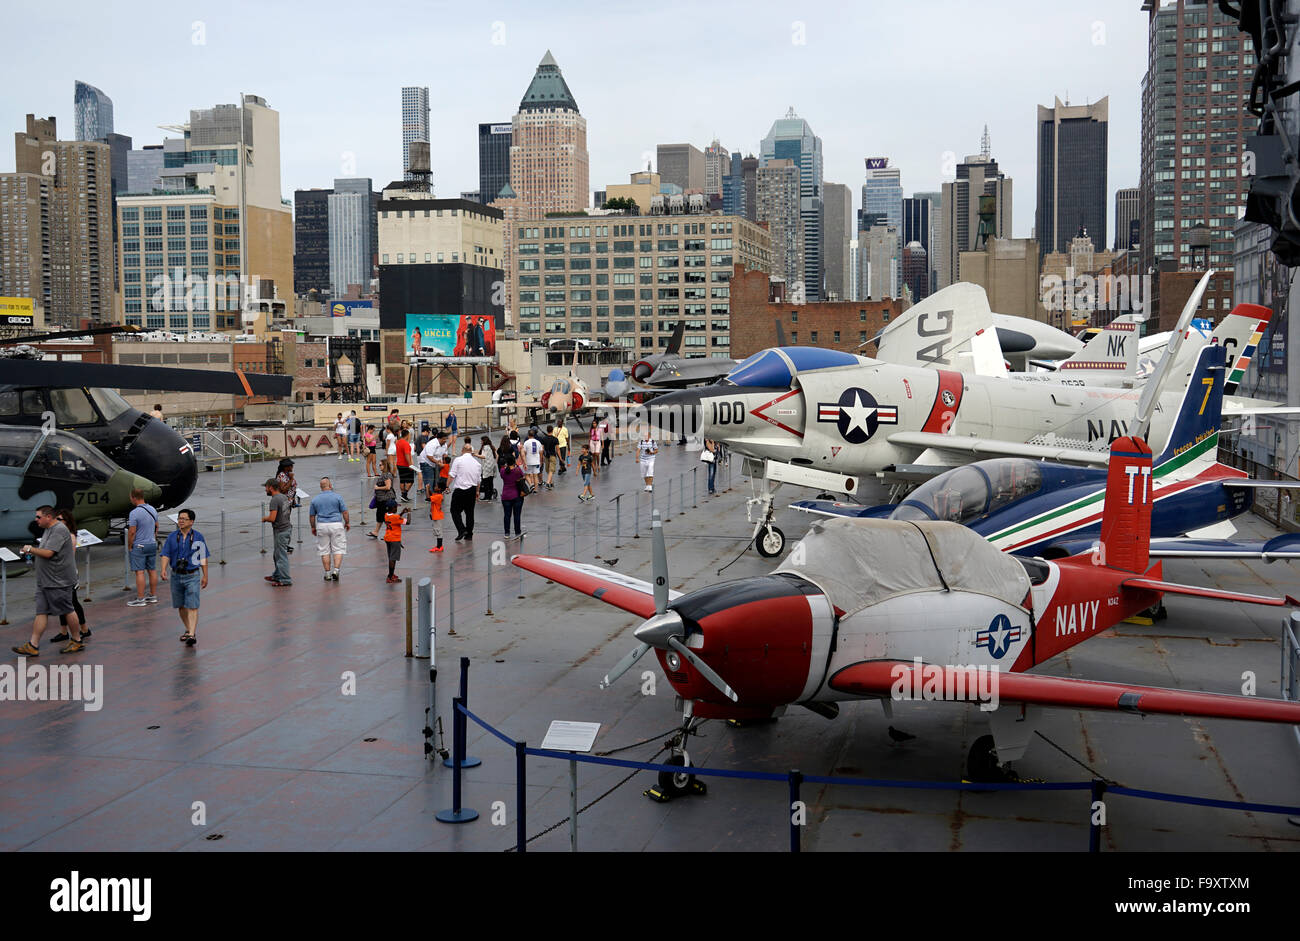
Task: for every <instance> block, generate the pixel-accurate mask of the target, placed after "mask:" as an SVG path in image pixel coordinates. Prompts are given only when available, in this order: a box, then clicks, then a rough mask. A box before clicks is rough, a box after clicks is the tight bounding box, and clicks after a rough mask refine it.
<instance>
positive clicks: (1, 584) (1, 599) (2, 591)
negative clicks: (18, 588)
mask: <svg viewBox="0 0 1300 941" xmlns="http://www.w3.org/2000/svg"><path fill="white" fill-rule="evenodd" d="M8 623H9V563H8V562H4V561H0V624H8Z"/></svg>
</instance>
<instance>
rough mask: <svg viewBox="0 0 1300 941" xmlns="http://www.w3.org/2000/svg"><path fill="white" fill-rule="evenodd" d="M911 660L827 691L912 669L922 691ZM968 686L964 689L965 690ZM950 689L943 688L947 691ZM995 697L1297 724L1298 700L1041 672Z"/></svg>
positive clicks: (975, 692)
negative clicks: (1209, 691)
mask: <svg viewBox="0 0 1300 941" xmlns="http://www.w3.org/2000/svg"><path fill="white" fill-rule="evenodd" d="M925 669H926V666H924V665H923V666H922V667H920V668H919V669H918V668H917V666H916V664H915V663H905V662H902V661H895V660H876V661H871V662H866V663H856V664H854V665H853V666H850V667H845V668H844V669H843V670H840V671H839V672H838V673H836V674H835V675H834V676H833V677H831V680H830V687H831V689H834V690H837V691H839V692H842V693H849V694H852V695H859V696H887V695H889V694H890V691H891V690H892V689H893V688H895V685H896V684H897V683H898V682H899V681H900V680H901V679H902V678H903V676H904V675H905V672H906V671H910V672H912V676H911V677H910V679H911V680H912V682H913V684H914V685H913V686H912V687H911V688H912V689H921V688H922V683H923V680H924V674H923V673H922V671H924V670H925ZM978 685H979V684H977V683H975V682H974V681H973V678H972V681H971V682H970V683H969V684H966V683H963V684H962V686H960V687H957V689H958V690H959V691H962V690H964V695H965V701H966V702H981V701H982V700H981V699H980V698H979V692H980V691H979V689H978ZM967 687H969V688H967ZM951 691H952V689H951V688H950V689H949V690H948V692H950V693H951ZM997 695H998V701H999V702H1000V703H1005V702H1021V703H1031V704H1034V705H1039V706H1060V707H1063V708H1067V709H1110V710H1115V711H1118V712H1128V713H1133V714H1136V715H1148V714H1150V715H1173V716H1202V717H1205V718H1208V719H1249V720H1251V721H1254V722H1284V723H1288V724H1297V723H1300V702H1286V701H1284V700H1279V699H1262V698H1260V697H1259V696H1237V695H1233V694H1230V693H1203V692H1199V691H1195V690H1182V689H1163V688H1161V687H1158V686H1139V685H1136V684H1131V683H1106V682H1101V681H1098V680H1080V679H1074V678H1072V677H1066V676H1042V675H1039V674H1036V673H998V674H997Z"/></svg>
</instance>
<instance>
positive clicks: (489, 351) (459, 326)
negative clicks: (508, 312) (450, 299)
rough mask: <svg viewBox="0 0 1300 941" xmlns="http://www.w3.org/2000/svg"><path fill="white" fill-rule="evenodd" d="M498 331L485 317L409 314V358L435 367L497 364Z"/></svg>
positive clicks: (407, 325) (407, 330) (407, 355)
mask: <svg viewBox="0 0 1300 941" xmlns="http://www.w3.org/2000/svg"><path fill="white" fill-rule="evenodd" d="M496 355H497V331H496V324H495V323H493V318H491V317H489V316H486V315H482V314H470V315H468V316H457V315H454V314H451V315H449V314H407V315H406V359H407V361H408V362H424V363H433V364H435V365H457V364H460V365H478V364H483V365H487V364H491V363H493V362H495V361H496Z"/></svg>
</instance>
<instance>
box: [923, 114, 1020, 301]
mask: <svg viewBox="0 0 1300 941" xmlns="http://www.w3.org/2000/svg"><path fill="white" fill-rule="evenodd" d="M983 143H984V146H983V147H982V148H981V153H978V154H975V155H973V156H969V157H967V158H966V159H965V160H963V161H962V162H961V163H959V164H957V179H955V180H954V181H953V182H951V183H945V184H943V199H942V201H943V211H942V212H941V213H940V216H941V219H940V225H939V259H940V268H939V287H941V288H946V287H947V286H948V285H950V284H953V283H954V282H957V281H960V280H962V278H961V253H962V252H969V251H973V250H974V249H975V247H976V242H977V241H978V239H979V233H980V197H981V196H991V197H993V213H992V215H991V217H989V219H988V220H987V221H988V224H989V226H990V227H991V229H990V232H989V234H990V235H991V236H996V237H997V238H1009V237H1010V235H1011V178H1010V177H1008V176H1006V174H1004V173H1003V172H1002V171H1001V170H999V169H998V163H997V161H996V160H994V159H993V157H992V156H991V154H990V152H989V147H988V131H987V129H986V130H985V133H984V142H983Z"/></svg>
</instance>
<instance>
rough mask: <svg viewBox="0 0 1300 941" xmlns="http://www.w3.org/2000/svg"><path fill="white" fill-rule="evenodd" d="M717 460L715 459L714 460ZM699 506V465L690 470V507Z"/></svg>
mask: <svg viewBox="0 0 1300 941" xmlns="http://www.w3.org/2000/svg"><path fill="white" fill-rule="evenodd" d="M714 460H717V458H714ZM699 505H700V465H698V464H696V465H695V466H694V467H692V468H691V506H693V507H696V506H699Z"/></svg>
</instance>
